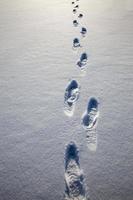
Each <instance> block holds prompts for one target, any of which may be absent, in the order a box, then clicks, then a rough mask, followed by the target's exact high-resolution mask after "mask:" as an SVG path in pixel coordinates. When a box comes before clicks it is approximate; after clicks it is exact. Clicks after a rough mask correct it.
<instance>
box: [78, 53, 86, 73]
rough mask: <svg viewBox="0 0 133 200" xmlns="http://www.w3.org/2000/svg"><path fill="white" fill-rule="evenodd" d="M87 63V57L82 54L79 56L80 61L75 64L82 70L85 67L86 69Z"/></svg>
mask: <svg viewBox="0 0 133 200" xmlns="http://www.w3.org/2000/svg"><path fill="white" fill-rule="evenodd" d="M87 61H88V55H87V53H82V54H81V56H80V59H79V60H78V62H77V66H78V67H79V68H80V69H81V70H84V69H85V67H86V64H87Z"/></svg>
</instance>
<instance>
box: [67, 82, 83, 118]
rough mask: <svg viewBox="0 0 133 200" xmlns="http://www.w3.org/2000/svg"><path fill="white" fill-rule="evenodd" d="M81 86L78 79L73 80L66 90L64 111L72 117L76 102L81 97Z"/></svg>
mask: <svg viewBox="0 0 133 200" xmlns="http://www.w3.org/2000/svg"><path fill="white" fill-rule="evenodd" d="M79 94H80V87H79V85H78V83H77V81H76V80H71V81H70V82H69V83H68V85H67V87H66V90H65V95H64V113H65V114H66V115H67V116H69V117H71V116H73V114H74V110H75V104H76V102H77V100H78V99H79Z"/></svg>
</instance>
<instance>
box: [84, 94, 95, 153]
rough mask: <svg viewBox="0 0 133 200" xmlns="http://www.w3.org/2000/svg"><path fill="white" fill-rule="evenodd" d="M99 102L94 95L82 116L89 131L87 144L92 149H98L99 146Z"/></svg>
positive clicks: (86, 129) (85, 127)
mask: <svg viewBox="0 0 133 200" xmlns="http://www.w3.org/2000/svg"><path fill="white" fill-rule="evenodd" d="M98 104H99V103H98V101H97V99H96V98H94V97H92V98H91V99H90V100H89V102H88V107H87V109H86V111H85V112H84V114H83V116H82V118H81V124H82V126H83V128H84V129H85V131H87V135H86V139H87V146H88V148H89V149H90V150H92V151H96V148H97V134H96V126H97V122H98V118H99V110H98Z"/></svg>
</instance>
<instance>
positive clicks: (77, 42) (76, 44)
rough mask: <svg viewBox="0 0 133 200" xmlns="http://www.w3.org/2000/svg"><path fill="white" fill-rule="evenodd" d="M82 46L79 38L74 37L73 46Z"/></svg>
mask: <svg viewBox="0 0 133 200" xmlns="http://www.w3.org/2000/svg"><path fill="white" fill-rule="evenodd" d="M78 47H80V42H79V39H78V38H74V39H73V48H78Z"/></svg>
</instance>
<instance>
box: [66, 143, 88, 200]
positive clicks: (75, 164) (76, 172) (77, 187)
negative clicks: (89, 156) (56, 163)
mask: <svg viewBox="0 0 133 200" xmlns="http://www.w3.org/2000/svg"><path fill="white" fill-rule="evenodd" d="M65 186H66V188H65V200H70V199H71V200H87V198H86V193H85V186H84V176H83V171H82V170H81V169H80V164H79V155H78V149H77V146H76V144H75V143H74V142H70V143H69V144H68V146H67V148H66V152H65Z"/></svg>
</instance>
